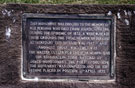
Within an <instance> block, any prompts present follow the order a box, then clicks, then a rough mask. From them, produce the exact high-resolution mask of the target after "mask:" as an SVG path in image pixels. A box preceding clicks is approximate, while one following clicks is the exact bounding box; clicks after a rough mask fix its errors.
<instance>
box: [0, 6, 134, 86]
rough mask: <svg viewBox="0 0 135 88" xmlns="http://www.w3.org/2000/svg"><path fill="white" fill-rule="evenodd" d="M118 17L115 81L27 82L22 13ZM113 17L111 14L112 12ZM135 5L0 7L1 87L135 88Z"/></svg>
mask: <svg viewBox="0 0 135 88" xmlns="http://www.w3.org/2000/svg"><path fill="white" fill-rule="evenodd" d="M108 12H111V13H112V14H113V15H115V16H116V23H117V24H116V32H117V33H116V34H117V35H116V36H117V38H116V51H117V57H116V82H115V83H103V84H102V83H89V82H76V81H75V82H68V81H67V82H24V81H22V80H21V77H20V73H21V71H20V67H21V40H22V39H21V36H22V35H21V17H22V14H23V13H76V14H77V13H83V14H84V13H87V14H108ZM109 14H110V13H109ZM134 65H135V5H28V4H7V5H0V88H134V87H135V75H134V74H135V66H134Z"/></svg>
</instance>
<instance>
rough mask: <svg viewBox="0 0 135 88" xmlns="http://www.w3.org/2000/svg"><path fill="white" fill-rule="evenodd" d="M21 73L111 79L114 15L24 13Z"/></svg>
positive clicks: (69, 77)
mask: <svg viewBox="0 0 135 88" xmlns="http://www.w3.org/2000/svg"><path fill="white" fill-rule="evenodd" d="M22 27H23V28H22V44H23V60H22V75H23V77H24V78H27V79H34V78H39V79H77V80H109V79H114V41H115V38H114V35H115V31H114V17H113V16H105V15H91V14H72V15H71V14H31V13H29V14H24V15H23V19H22Z"/></svg>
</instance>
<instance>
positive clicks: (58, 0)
mask: <svg viewBox="0 0 135 88" xmlns="http://www.w3.org/2000/svg"><path fill="white" fill-rule="evenodd" d="M0 3H1V4H3V3H37V4H135V0H0Z"/></svg>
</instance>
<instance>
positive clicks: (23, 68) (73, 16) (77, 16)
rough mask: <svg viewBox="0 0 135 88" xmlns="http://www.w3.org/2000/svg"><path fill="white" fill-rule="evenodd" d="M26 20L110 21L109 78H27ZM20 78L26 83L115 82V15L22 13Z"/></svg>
mask: <svg viewBox="0 0 135 88" xmlns="http://www.w3.org/2000/svg"><path fill="white" fill-rule="evenodd" d="M28 18H39V19H40V18H52V19H53V18H63V19H64V18H68V19H97V20H100V19H101V20H111V28H110V38H111V40H110V41H111V45H110V47H111V54H110V55H111V61H110V75H109V76H78V77H77V76H58V77H57V76H43V77H40V76H36V77H35V76H31V75H30V76H29V74H27V72H26V67H27V66H26V65H24V64H25V63H26V57H27V51H26V49H25V47H26V38H27V32H26V30H25V29H26V28H25V26H26V21H27V19H28ZM21 54H22V55H21V56H22V58H21V78H22V80H26V81H63V80H64V81H65V80H78V81H93V82H95V81H96V82H112V81H115V80H116V74H115V70H116V68H115V65H116V64H115V63H116V62H115V59H116V17H115V15H111V16H108V15H105V14H38V13H24V14H23V15H22V50H21Z"/></svg>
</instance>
